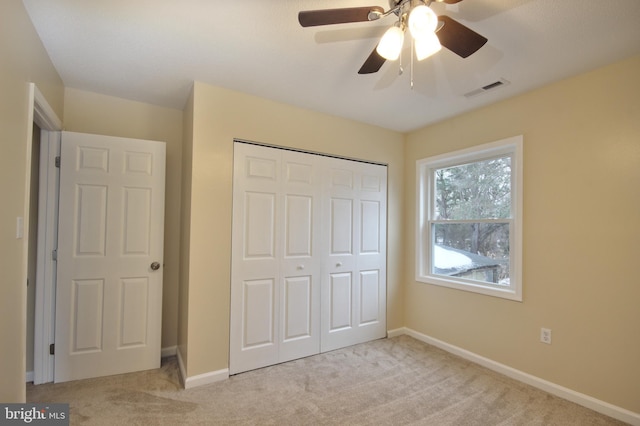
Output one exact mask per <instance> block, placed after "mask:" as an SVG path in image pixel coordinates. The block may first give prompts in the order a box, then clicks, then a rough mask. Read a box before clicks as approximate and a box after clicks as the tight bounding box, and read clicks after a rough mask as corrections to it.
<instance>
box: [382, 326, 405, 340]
mask: <svg viewBox="0 0 640 426" xmlns="http://www.w3.org/2000/svg"><path fill="white" fill-rule="evenodd" d="M403 334H408V333H407V329H406V328H404V327H402V328H396V329H395V330H387V337H388V338H389V339H391V338H392V337H397V336H402V335H403Z"/></svg>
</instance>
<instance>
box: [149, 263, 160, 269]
mask: <svg viewBox="0 0 640 426" xmlns="http://www.w3.org/2000/svg"><path fill="white" fill-rule="evenodd" d="M158 269H160V263H159V262H153V263H152V264H151V270H152V271H157V270H158Z"/></svg>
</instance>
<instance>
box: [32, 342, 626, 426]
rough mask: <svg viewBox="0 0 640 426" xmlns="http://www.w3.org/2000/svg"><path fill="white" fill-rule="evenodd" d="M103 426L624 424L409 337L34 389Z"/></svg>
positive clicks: (74, 420) (74, 417)
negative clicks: (221, 377) (199, 381)
mask: <svg viewBox="0 0 640 426" xmlns="http://www.w3.org/2000/svg"><path fill="white" fill-rule="evenodd" d="M27 400H28V402H68V403H70V418H71V424H83V425H84V424H95V425H125V424H126V425H181V424H189V425H438V426H441V425H482V426H487V425H545V426H548V425H562V426H565V425H580V426H584V425H621V424H623V423H621V422H618V421H616V420H614V419H611V418H609V417H606V416H603V415H601V414H599V413H596V412H594V411H591V410H589V409H586V408H584V407H581V406H579V405H576V404H573V403H571V402H568V401H565V400H563V399H560V398H557V397H555V396H552V395H550V394H547V393H545V392H542V391H540V390H538V389H535V388H533V387H530V386H527V385H525V384H522V383H520V382H517V381H515V380H512V379H510V378H507V377H505V376H502V375H500V374H497V373H494V372H492V371H490V370H487V369H485V368H483V367H480V366H478V365H476V364H473V363H471V362H468V361H466V360H464V359H461V358H459V357H456V356H454V355H451V354H449V353H447V352H445V351H442V350H440V349H438V348H435V347H433V346H430V345H427V344H424V343H422V342H420V341H418V340H415V339H413V338H411V337H408V336H400V337H395V338H392V339H381V340H376V341H373V342H369V343H365V344H361V345H356V346H352V347H349V348H345V349H340V350H337V351H333V352H328V353H324V354H320V355H316V356H312V357H308V358H304V359H300V360H296V361H291V362H288V363H284V364H280V365H276V366H272V367H267V368H262V369H259V370H255V371H251V372H247V373H243V374H239V375H236V376H232V377H231V378H229V380H225V381H222V382H218V383H214V384H211V385H207V386H201V387H197V388H193V389H188V390H184V389H181V387H180V382H179V378H178V367H177V362H176V360H175V358H167V359H165V360H163V365H162V367H161V368H160V369H157V370H151V371H146V372H140V373H133V374H126V375H119V376H111V377H105V378H98V379H89V380H80V381H75V382H68V383H61V384H45V385H39V386H33V385H32V384H29V385H28V386H27Z"/></svg>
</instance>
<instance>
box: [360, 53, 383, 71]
mask: <svg viewBox="0 0 640 426" xmlns="http://www.w3.org/2000/svg"><path fill="white" fill-rule="evenodd" d="M376 47H378V46H376ZM385 61H386V59H385V58H383V57H382V56H380V54H379V53H378V51H377V50H376V49H373V52H371V54H370V55H369V57H368V58H367V60H366V61H364V64H362V66H361V67H360V70H359V71H358V74H373V73H375V72H378V71H379V70H380V68H382V65H384V63H385Z"/></svg>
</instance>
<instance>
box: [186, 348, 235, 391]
mask: <svg viewBox="0 0 640 426" xmlns="http://www.w3.org/2000/svg"><path fill="white" fill-rule="evenodd" d="M176 353H177V356H178V367H179V368H180V379H181V381H182V385H183V387H184V388H185V389H191V388H195V387H198V386H204V385H209V384H211V383H215V382H221V381H223V380H227V379H228V378H229V369H228V368H224V369H222V370H217V371H210V372H208V373H203V374H197V375H195V376H191V377H187V371H186V369H185V367H184V362H183V361H182V354H181V353H180V348H177V350H176Z"/></svg>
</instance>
